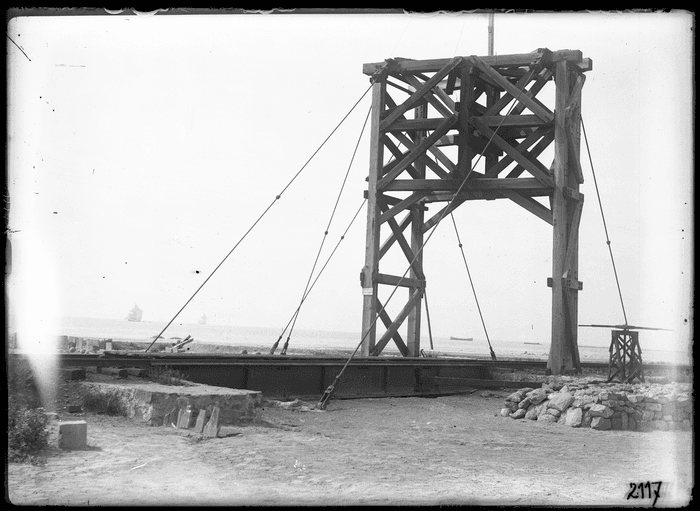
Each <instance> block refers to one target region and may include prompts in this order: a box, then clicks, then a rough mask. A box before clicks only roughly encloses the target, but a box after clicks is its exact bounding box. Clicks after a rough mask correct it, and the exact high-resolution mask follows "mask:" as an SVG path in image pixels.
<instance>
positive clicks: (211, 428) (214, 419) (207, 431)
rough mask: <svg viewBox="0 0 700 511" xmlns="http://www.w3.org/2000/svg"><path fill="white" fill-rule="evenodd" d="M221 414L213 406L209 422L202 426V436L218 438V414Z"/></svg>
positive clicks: (216, 407) (218, 409)
mask: <svg viewBox="0 0 700 511" xmlns="http://www.w3.org/2000/svg"><path fill="white" fill-rule="evenodd" d="M220 412H221V408H219V407H218V406H215V407H213V408H212V411H211V417H210V418H209V422H207V425H206V426H204V431H203V434H204V436H208V437H217V436H219V428H220V426H219V413H220Z"/></svg>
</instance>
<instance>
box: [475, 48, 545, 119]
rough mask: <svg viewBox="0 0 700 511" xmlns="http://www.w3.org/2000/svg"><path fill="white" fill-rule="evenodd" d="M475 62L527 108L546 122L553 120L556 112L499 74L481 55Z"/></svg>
mask: <svg viewBox="0 0 700 511" xmlns="http://www.w3.org/2000/svg"><path fill="white" fill-rule="evenodd" d="M474 62H475V63H476V66H477V67H478V68H479V69H480V70H481V71H482V72H483V73H484V74H485V75H487V76H488V77H490V78H491V79H492V80H493V81H494V82H496V83H497V84H498V85H500V86H501V87H502V88H503V89H504V90H505V91H506V92H507V93H508V94H510V95H511V96H513V97H514V98H517V101H518V102H519V103H521V104H523V105H525V106H526V107H527V108H529V109H530V110H531V111H532V112H533V113H534V114H535V115H537V116H538V117H539V118H540V119H542V120H543V121H544V122H552V120H553V119H554V114H553V113H552V112H550V111H549V109H548V108H546V107H545V106H544V105H542V103H540V102H539V101H535V99H534V98H531V97H530V96H528V95H527V94H525V93H524V92H521V91H520V89H518V88H517V87H516V86H515V85H513V84H512V83H510V82H509V81H508V80H506V79H505V77H503V76H501V75H500V74H498V71H496V70H495V69H493V68H492V67H490V66H489V65H487V64H486V63H485V62H484V61H483V60H482V59H480V58H479V57H474Z"/></svg>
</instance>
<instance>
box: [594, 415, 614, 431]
mask: <svg viewBox="0 0 700 511" xmlns="http://www.w3.org/2000/svg"><path fill="white" fill-rule="evenodd" d="M611 427H612V424H611V422H610V419H606V418H604V417H593V419H592V420H591V429H597V430H599V431H605V430H608V429H610V428H611Z"/></svg>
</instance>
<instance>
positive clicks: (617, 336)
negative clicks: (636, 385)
mask: <svg viewBox="0 0 700 511" xmlns="http://www.w3.org/2000/svg"><path fill="white" fill-rule="evenodd" d="M635 379H638V380H639V381H641V382H644V363H643V361H642V348H641V346H640V345H639V332H634V331H632V330H613V331H612V340H611V341H610V363H609V366H608V382H611V381H613V380H617V381H619V382H620V383H633V382H634V380H635Z"/></svg>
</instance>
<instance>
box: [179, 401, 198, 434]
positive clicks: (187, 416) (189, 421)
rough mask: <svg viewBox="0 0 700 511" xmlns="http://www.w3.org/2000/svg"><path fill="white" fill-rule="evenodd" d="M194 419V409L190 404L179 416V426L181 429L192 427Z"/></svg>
mask: <svg viewBox="0 0 700 511" xmlns="http://www.w3.org/2000/svg"><path fill="white" fill-rule="evenodd" d="M194 421H195V418H194V410H192V407H191V406H188V407H187V408H186V409H185V410H183V411H182V414H181V415H180V417H178V421H177V427H178V428H179V429H190V428H191V427H192V426H193V425H194Z"/></svg>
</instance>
